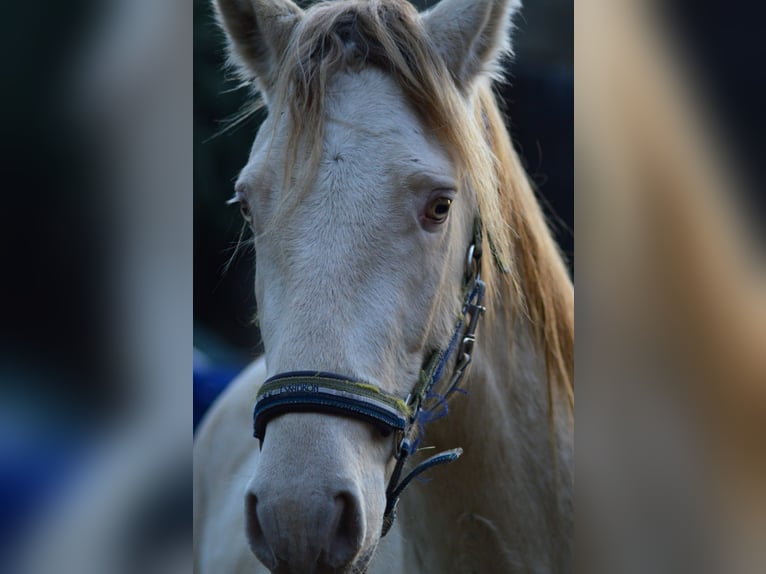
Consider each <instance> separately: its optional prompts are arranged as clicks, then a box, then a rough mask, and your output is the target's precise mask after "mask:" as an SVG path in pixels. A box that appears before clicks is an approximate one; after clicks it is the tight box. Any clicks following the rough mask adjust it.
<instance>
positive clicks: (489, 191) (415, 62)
mask: <svg viewBox="0 0 766 574" xmlns="http://www.w3.org/2000/svg"><path fill="white" fill-rule="evenodd" d="M518 9H519V4H518V2H517V0H476V1H470V2H469V1H467V0H442V1H441V2H440V3H438V4H436V5H435V6H434V7H432V8H430V9H428V10H426V11H424V12H422V13H420V12H418V11H417V10H416V9H415V8H414V7H413V6H412V5H410V4H409V3H408V2H406V1H405V0H364V1H362V0H332V1H328V2H320V3H317V4H314V5H313V6H311V7H309V8H307V9H301V8H299V7H298V6H297V5H295V4H293V3H292V2H291V1H290V0H216V2H215V11H216V14H217V16H218V19H219V22H220V24H221V26H222V28H223V30H224V32H225V35H226V37H227V39H228V45H229V54H230V60H231V64H232V65H233V66H235V67H236V69H237V70H238V72H239V74H241V77H242V78H243V80H244V81H245V82H247V83H249V84H252V85H253V86H254V87H255V89H256V90H257V91H258V92H259V94H260V97H261V104H262V105H264V106H266V108H267V110H268V114H267V117H266V119H265V120H264V123H263V124H262V126H261V127H260V129H259V132H258V134H257V136H256V138H255V142H254V144H253V147H252V151H251V153H250V157H249V160H248V162H247V165H246V166H245V167H244V169H243V170H242V172H241V173H240V175H239V177H238V179H237V183H236V185H235V198H234V199H235V200H236V201H237V202H238V203H239V204H240V207H241V209H242V213H243V216H244V218H245V220H246V222H247V224H248V225H249V226H250V228H251V229H252V232H253V233H252V237H253V238H252V240H251V241H252V245H253V246H254V248H255V253H256V264H255V266H256V277H255V286H254V288H255V293H256V299H257V304H258V322H259V326H260V330H261V334H262V338H263V343H264V348H265V354H264V356H263V357H262V358H261V359H258V360H257V361H255V362H254V363H253V364H252V365H251V366H250V367H248V368H247V369H246V370H245V371H244V372H243V373H242V374H241V375H240V376H239V377H238V378H237V379H236V380H235V381H234V382H233V383H231V385H230V386H229V387H228V389H227V390H226V391H225V392H224V393H223V394H222V396H221V397H220V398H219V399H218V401H217V402H216V403H215V404H214V405H213V407H212V408H211V410H210V411H209V412H208V413H207V415H206V416H205V418H204V420H203V422H202V423H201V426H200V428H199V429H198V431H197V436H196V439H195V447H194V448H195V457H194V458H195V464H194V560H195V572H198V573H200V574H207V573H213V572H214V573H221V572H231V573H233V572H249V573H252V572H265V571H267V570H268V571H271V572H276V573H301V574H306V573H324V572H337V573H360V572H370V573H373V574H378V573H384V572H385V573H391V572H418V573H422V574H427V573H436V572H438V573H450V572H461V573H462V572H488V573H496V572H497V573H499V572H503V573H505V572H522V571H523V572H554V571H555V572H568V571H571V570H572V538H573V448H574V447H573V435H574V383H573V377H574V372H573V371H574V288H573V284H572V281H571V279H570V277H569V274H568V271H567V269H566V266H565V263H564V261H563V258H562V255H561V254H560V251H559V249H558V247H557V246H556V243H555V241H554V240H553V238H552V235H551V232H550V230H549V228H548V225H547V222H546V220H545V217H544V215H543V211H542V209H541V207H540V205H539V203H538V201H537V199H536V197H535V193H534V190H533V188H532V186H531V184H530V182H529V180H528V178H527V175H526V173H525V171H524V168H523V165H522V162H521V160H520V158H519V156H518V155H517V153H516V151H515V150H514V148H513V145H512V143H511V140H510V137H509V135H508V133H507V130H506V128H505V124H504V121H503V115H502V112H501V110H500V108H499V106H498V103H497V101H496V99H495V96H494V95H493V92H492V85H493V83H494V82H495V81H497V80H499V79H500V78H501V64H502V62H503V58H505V57H506V56H507V55H508V54H509V53H510V51H511V42H510V36H511V31H512V27H513V26H512V23H513V18H514V15H516V14H517V13H518ZM469 365H470V369H468V366H469ZM462 375H465V376H464V377H462ZM461 377H462V380H461ZM254 407H255V411H254V410H253V409H254ZM253 428H254V434H255V435H256V436H258V438H259V439H260V443H259V441H257V440H255V439H254V438H253V437H252V434H253ZM455 447H460V449H462V456H460V454H461V450H460V449H457V448H455ZM431 448H437V449H450V450H447V451H445V452H442V453H440V454H436V455H434V456H432V457H430V458H428V459H427V460H426V461H425V462H422V463H420V464H417V465H416V466H414V470H412V471H411V472H410V474H406V472H407V469H411V468H413V465H412V464H408V463H406V462H405V461H407V462H408V459H409V460H414V459H417V458H419V457H421V458H422V457H424V456H426V455H424V454H423V453H424V452H425V453H428V452H429V450H430V449H431ZM436 452H437V453H438V452H439V451H438V450H437V451H436ZM458 456H459V458H458ZM410 457H411V458H410ZM449 461H452V462H451V464H449V465H446V466H440V467H439V468H433V469H431V470H430V472H429V473H428V475H427V480H420V481H412V480H411V479H412V478H413V477H414V476H415V475H416V474H419V473H420V472H422V471H423V470H426V469H429V468H431V467H432V466H434V465H436V464H437V463H446V462H449ZM405 474H406V476H405V478H402V476H404V475H405ZM404 486H408V488H407V490H406V491H405V492H404V493H402V490H403V489H404ZM400 496H401V499H400V498H399V497H400Z"/></svg>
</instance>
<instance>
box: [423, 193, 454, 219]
mask: <svg viewBox="0 0 766 574" xmlns="http://www.w3.org/2000/svg"><path fill="white" fill-rule="evenodd" d="M451 205H452V200H451V199H450V198H449V197H437V198H436V199H434V200H433V201H432V202H431V203H430V204H428V207H427V208H426V217H427V218H428V219H429V220H430V221H432V222H433V223H444V222H445V221H446V220H447V216H448V215H449V208H450V206H451Z"/></svg>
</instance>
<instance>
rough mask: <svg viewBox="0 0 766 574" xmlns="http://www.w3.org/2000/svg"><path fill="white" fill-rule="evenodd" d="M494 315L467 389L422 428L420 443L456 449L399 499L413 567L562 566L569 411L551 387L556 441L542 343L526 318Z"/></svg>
mask: <svg viewBox="0 0 766 574" xmlns="http://www.w3.org/2000/svg"><path fill="white" fill-rule="evenodd" d="M501 316H502V314H501V313H498V314H496V315H495V317H494V319H492V320H491V323H488V324H486V325H482V326H481V328H480V332H479V337H480V342H479V343H477V351H476V354H475V362H474V364H473V365H472V370H471V379H470V381H467V382H466V383H464V386H465V387H466V388H467V389H468V395H467V396H459V395H458V396H454V398H453V399H451V401H450V412H449V415H448V416H447V417H445V418H443V419H441V420H439V421H436V422H434V423H431V424H430V425H429V426H428V428H427V432H426V436H425V440H424V441H423V444H424V445H432V444H433V445H436V446H437V448H439V449H444V448H452V447H457V446H460V447H463V449H464V454H463V456H462V457H461V459H460V460H459V461H457V462H455V463H453V464H452V465H450V466H448V467H441V468H438V469H436V470H433V471H432V473H431V480H430V481H429V482H427V483H425V484H416V485H413V487H412V489H413V491H414V492H411V493H407V494H405V496H404V500H403V501H402V505H401V508H402V521H401V522H402V527H401V528H402V535H403V536H404V537H405V538H406V540H408V541H409V542H412V543H411V544H410V543H408V544H406V545H405V546H406V548H407V549H408V550H407V552H411V554H410V555H409V556H407V557H406V559H407V560H408V561H410V563H411V564H414V565H416V566H417V567H416V568H414V569H413V571H417V572H423V573H426V572H514V571H525V572H526V571H533V572H534V571H540V572H551V571H566V570H568V569H569V568H567V567H566V565H567V564H570V563H571V556H570V542H569V541H570V540H571V534H572V532H571V528H572V500H571V495H572V493H571V490H572V486H571V485H572V480H571V473H572V459H571V456H572V446H573V445H572V428H571V422H570V421H571V416H570V413H568V412H567V410H568V407H566V406H565V404H567V403H566V401H565V400H564V398H563V397H557V396H556V395H555V393H554V398H553V403H554V411H556V417H555V421H556V423H555V426H556V428H557V432H556V438H555V440H554V438H553V433H552V428H553V425H554V423H553V422H552V418H551V416H550V415H549V407H548V404H549V398H548V382H547V375H546V366H545V360H544V358H543V355H542V352H541V349H539V347H538V346H537V345H535V344H534V343H533V341H532V337H531V335H530V329H529V325H528V323H527V321H526V320H525V319H521V318H520V319H517V320H516V321H515V323H514V324H513V325H508V324H507V323H505V322H504V321H502V320H501ZM428 452H429V451H426V453H425V454H424V456H427V455H428ZM408 494H409V496H408Z"/></svg>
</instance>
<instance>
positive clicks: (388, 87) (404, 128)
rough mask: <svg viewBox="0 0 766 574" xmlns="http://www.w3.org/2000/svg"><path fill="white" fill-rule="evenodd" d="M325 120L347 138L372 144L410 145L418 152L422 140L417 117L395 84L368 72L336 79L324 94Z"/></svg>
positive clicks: (334, 131)
mask: <svg viewBox="0 0 766 574" xmlns="http://www.w3.org/2000/svg"><path fill="white" fill-rule="evenodd" d="M326 116H327V120H328V121H329V122H330V123H333V122H335V123H336V125H338V126H340V129H339V130H332V131H330V132H329V133H328V135H330V136H331V137H332V136H333V135H336V136H337V134H338V133H339V132H346V134H345V135H346V136H347V137H352V138H354V139H355V140H357V143H362V142H364V141H371V142H375V143H376V144H380V143H386V142H397V143H398V144H400V145H407V144H411V145H412V146H413V147H415V148H417V144H419V143H421V142H420V141H418V140H421V139H422V138H424V134H423V129H422V126H421V124H420V121H419V120H418V117H417V115H416V114H415V112H414V111H413V109H412V106H411V105H410V104H409V102H408V101H407V99H406V98H405V96H404V93H403V92H402V90H401V88H400V87H399V86H398V84H397V83H396V82H395V81H394V80H393V78H391V77H390V76H388V75H387V74H384V73H383V72H381V71H379V70H377V69H375V68H367V69H364V70H361V71H359V72H355V73H344V74H338V75H337V76H335V77H334V78H333V80H332V82H331V84H330V87H329V89H328V91H327V99H326Z"/></svg>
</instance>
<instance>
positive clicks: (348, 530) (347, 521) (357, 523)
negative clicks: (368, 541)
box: [327, 492, 364, 568]
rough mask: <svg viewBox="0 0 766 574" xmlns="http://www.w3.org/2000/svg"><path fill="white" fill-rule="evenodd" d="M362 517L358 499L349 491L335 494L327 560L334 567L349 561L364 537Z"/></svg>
mask: <svg viewBox="0 0 766 574" xmlns="http://www.w3.org/2000/svg"><path fill="white" fill-rule="evenodd" d="M362 521H363V517H362V512H361V508H360V504H359V499H358V498H357V497H356V496H354V495H353V494H351V493H350V492H341V493H340V494H338V495H336V496H335V515H334V518H333V522H332V528H331V530H330V532H331V533H332V534H331V538H330V541H329V545H328V548H327V562H328V564H329V565H330V566H332V567H334V568H340V567H341V566H344V565H346V564H348V563H350V562H351V561H352V560H353V558H354V556H356V553H357V552H358V551H359V548H360V546H361V544H362V539H363V537H364V525H363V523H362Z"/></svg>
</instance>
